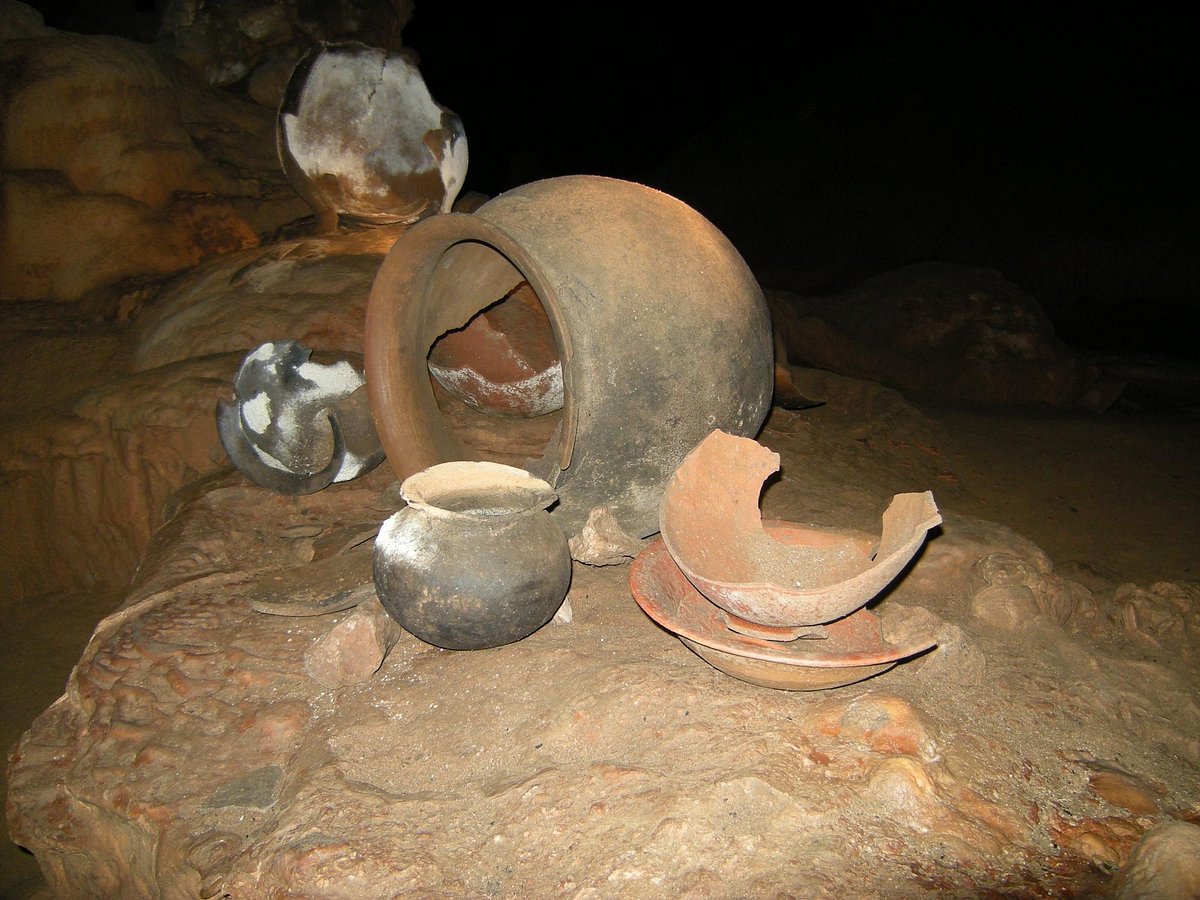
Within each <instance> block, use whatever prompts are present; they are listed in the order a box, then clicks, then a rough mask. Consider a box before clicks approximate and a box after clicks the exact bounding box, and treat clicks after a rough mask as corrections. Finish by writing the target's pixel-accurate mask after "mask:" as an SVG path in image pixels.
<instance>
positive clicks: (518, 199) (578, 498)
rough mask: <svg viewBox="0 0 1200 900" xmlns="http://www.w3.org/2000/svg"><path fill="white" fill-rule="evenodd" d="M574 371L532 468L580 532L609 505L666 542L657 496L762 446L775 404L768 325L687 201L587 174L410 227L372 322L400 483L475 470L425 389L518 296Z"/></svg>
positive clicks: (369, 342) (754, 296)
mask: <svg viewBox="0 0 1200 900" xmlns="http://www.w3.org/2000/svg"><path fill="white" fill-rule="evenodd" d="M523 281H524V282H528V283H529V285H530V287H531V288H532V289H533V291H534V292H535V293H536V294H537V297H538V299H539V300H540V301H541V304H542V306H543V308H544V309H545V311H546V314H547V316H548V318H549V321H550V327H551V328H552V330H553V333H554V339H555V341H556V343H557V345H558V356H559V359H560V360H561V361H562V376H563V389H564V398H563V408H562V413H561V423H560V427H559V431H558V433H557V436H556V437H555V438H554V439H553V440H552V441H551V442H550V445H549V446H548V447H547V448H546V452H545V455H544V457H543V458H542V459H541V460H537V461H530V463H528V464H527V466H526V468H528V469H529V470H530V471H531V472H533V473H534V474H535V475H537V476H539V477H541V478H544V479H545V480H546V481H548V482H549V483H550V484H551V485H552V486H553V487H554V488H555V490H556V491H557V492H558V495H559V498H560V501H559V503H558V504H557V506H556V507H555V508H554V510H553V511H552V512H553V514H554V515H555V517H556V518H557V519H558V521H559V524H560V525H561V526H562V528H563V530H564V531H566V532H567V533H568V534H571V535H574V534H577V533H578V532H579V531H580V530H581V529H582V528H583V525H584V524H585V522H586V521H587V519H588V516H589V513H590V512H591V511H592V510H593V509H596V508H598V507H603V508H607V510H608V512H609V513H610V514H611V515H612V517H614V518H615V520H616V521H617V523H619V524H620V526H621V527H622V528H623V529H624V530H625V531H626V532H627V533H628V534H629V535H631V536H635V537H644V536H647V535H650V534H653V533H655V532H656V531H657V530H658V504H659V501H660V500H661V497H662V491H663V486H664V485H665V483H666V481H667V479H668V478H669V477H670V475H671V474H672V473H673V472H674V471H675V468H676V466H678V465H679V463H680V462H681V461H682V460H683V458H684V457H685V456H686V455H687V453H688V452H689V451H690V450H691V449H692V448H693V447H694V446H695V445H696V444H698V443H699V442H700V441H701V440H702V439H703V438H704V437H705V436H706V435H707V434H708V433H709V432H710V431H712V430H713V429H714V428H721V429H723V430H725V431H727V432H729V433H731V434H737V435H744V436H752V435H754V434H756V433H757V432H758V429H759V427H760V426H761V425H762V422H763V419H764V417H765V416H766V413H767V410H768V408H769V406H770V400H771V388H772V364H773V354H772V342H771V326H770V320H769V317H768V313H767V307H766V303H765V301H764V300H763V296H762V291H761V290H760V288H759V286H758V284H757V283H756V282H755V280H754V276H753V275H752V274H751V273H750V270H749V269H748V268H747V267H746V264H745V262H744V261H743V260H742V258H741V256H740V255H738V252H737V251H736V250H735V249H734V248H733V246H732V245H731V244H730V243H729V241H728V240H726V239H725V237H724V235H722V234H721V233H720V232H719V231H718V230H717V229H716V228H715V227H714V226H713V225H712V224H711V223H710V222H709V221H708V220H707V219H705V218H704V217H703V216H701V215H700V214H699V213H697V212H696V211H695V210H693V209H691V208H690V207H689V206H687V205H686V204H684V203H682V202H680V201H679V200H676V199H675V198H673V197H670V196H668V195H666V194H663V193H660V192H659V191H655V190H652V189H650V188H647V187H643V186H641V185H637V184H631V183H629V182H624V181H616V180H613V179H608V178H599V177H592V176H572V177H567V178H555V179H549V180H547V181H539V182H535V183H533V184H528V185H524V186H523V187H520V188H517V189H515V190H512V191H509V192H508V193H506V194H502V195H501V196H499V197H497V198H495V199H494V200H492V201H490V202H488V203H486V204H485V205H484V206H482V207H481V208H480V209H479V210H478V211H476V212H475V213H474V214H471V215H464V214H459V213H451V214H448V215H440V216H434V217H432V218H429V219H426V220H424V221H422V222H419V223H417V224H416V225H414V226H413V227H412V228H411V229H410V230H409V231H408V232H406V233H405V234H404V236H403V237H401V239H400V240H399V241H397V243H396V245H395V246H394V247H393V248H392V250H391V252H390V253H389V254H388V256H387V258H386V259H385V260H384V262H383V265H382V266H381V268H380V271H379V275H378V276H377V277H376V280H375V286H374V288H373V289H372V292H371V299H370V304H369V306H368V311H367V326H366V343H365V357H366V367H367V386H368V391H369V394H370V399H371V409H372V411H373V413H374V415H375V420H376V426H377V427H378V429H379V433H380V438H381V440H382V442H383V445H384V448H385V450H386V451H387V454H388V460H389V462H390V463H391V465H392V467H393V468H394V469H395V470H396V473H397V475H399V476H400V477H402V478H404V477H407V476H408V475H410V474H412V473H414V472H417V471H420V470H421V469H424V468H426V467H428V466H430V465H433V464H435V463H439V462H444V461H447V460H459V459H472V458H475V454H474V453H472V452H471V451H470V450H469V449H468V448H467V447H465V446H464V445H463V444H462V442H461V441H460V440H459V438H458V437H457V435H456V434H455V433H454V431H453V430H452V429H451V428H450V427H449V425H448V423H447V421H446V419H445V417H444V416H443V414H442V412H441V410H440V409H439V407H438V404H437V401H436V399H435V397H434V393H433V389H432V387H431V385H430V376H429V366H428V357H429V352H430V348H431V347H432V346H433V344H434V342H435V341H437V339H438V338H439V337H440V336H442V335H443V334H445V333H446V332H448V331H451V330H453V329H457V328H461V327H462V326H463V325H465V324H466V323H467V322H468V320H470V319H471V317H472V316H474V315H475V314H476V313H478V312H479V311H481V310H483V309H485V308H486V307H488V306H490V305H491V304H493V303H495V302H497V301H498V300H500V299H501V298H503V297H505V296H507V295H508V294H509V293H510V292H511V291H512V290H513V289H514V288H515V287H516V286H517V285H519V284H520V283H521V282H523Z"/></svg>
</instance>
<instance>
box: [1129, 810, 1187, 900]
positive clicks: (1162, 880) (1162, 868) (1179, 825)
mask: <svg viewBox="0 0 1200 900" xmlns="http://www.w3.org/2000/svg"><path fill="white" fill-rule="evenodd" d="M1112 896H1113V897H1114V898H1116V900H1188V898H1195V897H1200V826H1197V825H1193V824H1191V823H1190V822H1168V823H1166V824H1163V825H1159V826H1158V827H1157V828H1154V829H1152V830H1151V831H1148V832H1147V833H1146V834H1145V835H1144V836H1143V837H1142V839H1141V840H1140V841H1138V844H1137V846H1136V847H1134V848H1133V852H1132V853H1131V854H1130V855H1129V861H1128V862H1127V863H1126V864H1125V866H1124V868H1122V869H1121V871H1120V873H1118V875H1117V879H1116V882H1115V884H1114V886H1113V893H1112Z"/></svg>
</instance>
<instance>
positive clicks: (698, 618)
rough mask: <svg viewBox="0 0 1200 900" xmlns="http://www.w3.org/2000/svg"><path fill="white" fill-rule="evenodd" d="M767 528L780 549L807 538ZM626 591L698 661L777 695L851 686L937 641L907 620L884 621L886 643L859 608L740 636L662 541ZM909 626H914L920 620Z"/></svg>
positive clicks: (791, 529) (858, 537)
mask: <svg viewBox="0 0 1200 900" xmlns="http://www.w3.org/2000/svg"><path fill="white" fill-rule="evenodd" d="M767 529H768V531H769V533H770V535H771V537H772V539H774V540H777V541H780V542H781V543H783V544H785V545H796V544H798V543H801V542H804V541H806V540H807V539H808V533H807V532H808V529H806V528H803V527H802V526H797V525H793V524H791V523H789V522H772V523H769V524H768V525H767ZM844 535H845V536H846V538H847V539H848V540H851V541H856V542H866V541H869V540H870V536H869V535H864V534H860V533H857V532H844ZM629 586H630V590H631V591H632V592H633V596H634V599H636V600H637V602H638V605H639V606H641V607H642V609H643V611H645V613H646V615H648V616H650V618H652V619H653V620H654V621H655V622H657V623H658V624H659V625H661V626H663V627H664V628H666V629H667V630H668V631H670V632H672V633H674V634H675V635H676V636H677V637H678V638H679V639H680V640H681V641H683V643H684V644H685V645H686V646H687V647H688V648H689V649H691V650H692V651H694V652H695V653H696V654H697V655H698V656H700V657H701V658H702V659H703V660H704V661H705V662H707V663H709V664H710V665H712V666H713V667H715V668H717V669H720V670H721V671H722V672H725V673H726V674H728V675H732V676H733V677H734V678H739V679H741V680H742V681H748V682H750V683H752V684H758V685H762V686H764V687H770V688H775V689H777V690H791V691H816V690H823V689H825V688H832V687H841V686H842V685H847V684H853V683H854V682H856V681H862V680H863V679H864V678H870V677H871V676H872V675H878V674H880V673H881V672H885V671H887V670H888V669H890V668H892V666H894V665H896V664H897V663H898V662H900V661H901V660H904V659H907V658H909V657H911V656H915V655H916V654H918V653H922V652H924V651H926V650H928V649H930V648H931V647H934V646H936V644H937V640H936V638H934V637H931V636H929V635H922V634H919V633H917V629H916V628H906V627H905V624H906V623H907V621H908V620H907V619H902V620H901V621H900V622H899V624H898V626H896V627H893V625H894V623H893V622H891V621H890V620H889V623H888V624H889V634H890V636H891V640H884V638H883V634H882V631H881V621H880V618H879V617H878V616H876V615H875V614H874V613H872V612H870V611H868V610H865V609H863V610H859V611H858V612H855V613H853V614H852V615H849V616H846V617H845V618H841V619H838V620H837V621H835V622H830V623H829V624H827V625H824V626H822V627H820V628H815V629H806V630H801V631H799V632H798V633H797V632H796V631H793V632H792V634H793V635H794V636H793V637H789V636H788V635H786V634H779V635H776V638H775V639H771V638H766V637H755V636H751V635H749V634H745V633H742V632H739V631H738V630H737V629H735V628H733V627H731V623H730V621H729V618H728V614H727V613H725V612H724V611H723V610H721V609H720V608H718V607H717V606H715V605H713V604H712V603H710V602H709V601H708V600H706V599H705V598H704V596H703V595H702V594H701V593H700V592H699V591H698V590H696V588H695V587H694V586H693V585H692V583H691V582H690V581H689V580H688V579H687V577H686V576H685V575H684V573H683V572H682V571H681V570H680V568H679V566H678V565H676V563H675V560H674V559H672V557H671V554H670V552H669V551H668V550H667V547H666V544H665V542H664V541H663V539H662V538H659V539H657V540H655V541H654V542H653V543H652V544H651V545H650V546H649V547H647V548H646V550H645V551H643V552H642V553H641V554H640V555H639V556H638V558H637V559H636V560H634V563H633V568H632V569H631V571H630V573H629ZM913 621H914V622H915V623H917V624H918V625H919V619H917V618H916V617H913ZM781 631H786V629H782V630H781ZM910 631H911V632H913V633H911V634H910V633H909V632H910Z"/></svg>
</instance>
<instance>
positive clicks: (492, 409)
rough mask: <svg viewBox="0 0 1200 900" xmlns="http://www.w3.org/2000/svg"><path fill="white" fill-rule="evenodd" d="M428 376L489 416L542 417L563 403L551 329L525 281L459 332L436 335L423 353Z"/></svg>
mask: <svg viewBox="0 0 1200 900" xmlns="http://www.w3.org/2000/svg"><path fill="white" fill-rule="evenodd" d="M429 374H430V375H432V376H433V377H434V378H435V379H436V380H437V382H438V384H440V385H441V386H442V387H444V388H445V389H446V390H447V391H449V392H450V393H451V394H452V395H453V396H455V397H457V398H458V399H459V400H461V401H462V402H463V403H466V404H467V405H469V406H471V407H473V408H475V409H477V410H479V411H480V412H484V413H488V414H489V415H496V416H522V417H527V418H528V417H533V416H544V415H546V414H547V413H552V412H554V411H555V410H559V409H562V405H563V374H562V364H561V363H560V362H559V359H558V348H557V346H556V345H555V343H554V331H553V330H552V329H551V327H550V320H549V319H548V318H547V317H546V311H545V310H544V309H542V305H541V303H540V302H539V301H538V298H537V294H535V293H534V292H533V288H531V287H530V286H529V282H527V281H522V282H521V283H520V284H519V285H517V287H515V288H514V289H513V290H512V292H511V293H510V294H509V295H508V296H506V297H505V298H504V299H503V300H501V301H500V302H499V303H497V304H495V305H494V306H490V307H488V308H487V309H485V310H484V311H483V312H481V313H479V314H478V315H477V316H475V318H473V319H471V321H470V322H469V323H467V325H466V327H465V328H461V329H458V330H456V331H451V332H449V333H448V334H446V335H444V336H442V338H441V339H439V340H438V342H437V343H436V344H434V345H433V349H432V350H431V351H430V353H429Z"/></svg>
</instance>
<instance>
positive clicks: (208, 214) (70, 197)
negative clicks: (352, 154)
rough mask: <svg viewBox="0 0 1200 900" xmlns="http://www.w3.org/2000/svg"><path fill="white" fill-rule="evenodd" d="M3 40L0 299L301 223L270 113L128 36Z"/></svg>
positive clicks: (247, 240) (214, 250) (91, 284)
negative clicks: (204, 81)
mask: <svg viewBox="0 0 1200 900" xmlns="http://www.w3.org/2000/svg"><path fill="white" fill-rule="evenodd" d="M13 31H14V29H13V28H9V29H8V31H7V35H8V36H7V37H6V38H5V39H3V40H0V64H2V65H3V66H4V70H5V73H6V74H5V91H4V96H3V99H2V100H0V117H2V118H3V119H4V122H5V129H4V143H3V147H2V148H0V190H2V191H3V197H4V202H3V204H0V242H2V243H3V245H4V253H3V255H0V283H2V284H3V285H4V288H3V295H2V299H54V300H76V299H79V298H81V297H83V296H84V295H86V294H88V293H89V292H91V291H94V290H96V289H99V288H104V287H108V286H110V285H112V284H114V283H115V282H118V281H120V280H122V279H127V278H131V277H133V276H142V275H161V274H165V273H170V272H175V271H178V270H180V269H184V268H187V267H189V266H192V265H195V264H196V263H198V262H199V261H201V260H202V259H205V258H208V257H211V256H214V255H217V254H223V253H229V252H231V251H234V250H239V249H243V248H246V247H250V246H254V245H256V244H257V243H258V242H259V240H260V236H261V235H263V234H266V233H269V232H271V231H274V230H275V229H276V228H277V227H279V226H280V225H281V224H284V223H286V222H289V221H293V220H295V219H298V218H302V217H303V216H304V215H306V211H305V207H304V205H303V202H302V201H301V200H300V199H299V198H298V197H297V196H296V195H295V193H294V192H293V191H292V189H291V187H290V186H289V185H288V184H287V181H286V179H285V177H284V176H283V173H282V171H281V170H280V168H279V163H278V160H277V158H276V155H275V141H274V118H273V116H272V115H271V113H269V112H268V111H266V110H263V109H261V108H259V107H257V106H255V105H253V104H250V103H246V102H245V101H240V100H237V99H235V98H233V97H230V96H227V95H224V94H221V93H218V92H216V91H213V90H211V89H209V88H206V87H205V86H203V85H201V84H199V83H197V82H195V81H194V80H193V79H192V78H191V77H190V76H189V74H188V73H187V72H186V71H184V70H183V69H182V68H181V67H180V66H179V65H178V64H177V63H172V62H171V61H169V60H165V59H163V58H162V57H160V56H159V55H157V54H156V53H154V51H152V50H151V49H149V48H148V47H146V46H144V45H141V44H138V43H135V42H133V41H127V40H124V39H121V38H116V37H106V36H100V35H75V34H67V33H65V32H59V31H54V30H53V29H45V30H44V31H41V32H34V33H32V34H31V33H29V29H28V28H26V29H25V30H24V32H22V31H20V30H17V32H16V34H15V35H14V34H13Z"/></svg>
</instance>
